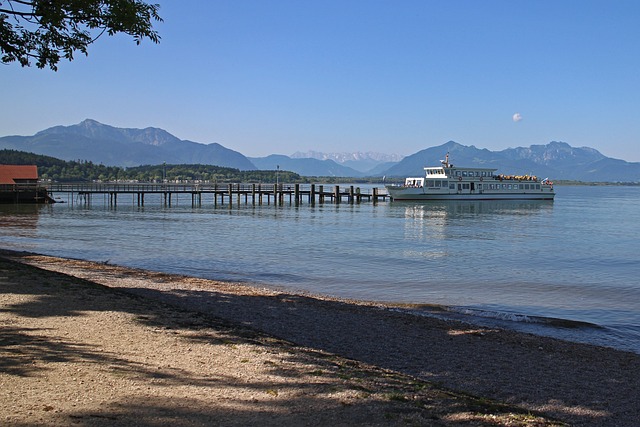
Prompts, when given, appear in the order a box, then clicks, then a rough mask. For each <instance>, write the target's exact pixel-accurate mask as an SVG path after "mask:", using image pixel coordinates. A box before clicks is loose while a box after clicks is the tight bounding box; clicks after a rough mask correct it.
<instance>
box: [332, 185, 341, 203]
mask: <svg viewBox="0 0 640 427" xmlns="http://www.w3.org/2000/svg"><path fill="white" fill-rule="evenodd" d="M333 195H334V197H335V201H336V203H340V201H341V200H340V186H339V185H336V186H335V188H334V189H333Z"/></svg>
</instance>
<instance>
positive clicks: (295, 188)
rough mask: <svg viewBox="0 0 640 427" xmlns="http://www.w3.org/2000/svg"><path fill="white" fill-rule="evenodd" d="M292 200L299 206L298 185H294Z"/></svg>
mask: <svg viewBox="0 0 640 427" xmlns="http://www.w3.org/2000/svg"><path fill="white" fill-rule="evenodd" d="M293 188H294V199H295V201H296V205H298V204H300V184H295V185H294V187H293Z"/></svg>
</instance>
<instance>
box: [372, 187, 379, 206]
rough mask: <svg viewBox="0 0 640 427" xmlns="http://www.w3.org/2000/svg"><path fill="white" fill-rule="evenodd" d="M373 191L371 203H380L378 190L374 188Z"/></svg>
mask: <svg viewBox="0 0 640 427" xmlns="http://www.w3.org/2000/svg"><path fill="white" fill-rule="evenodd" d="M371 191H372V193H371V194H372V196H371V201H372V202H373V203H376V202H377V201H378V188H376V187H373V189H372V190H371Z"/></svg>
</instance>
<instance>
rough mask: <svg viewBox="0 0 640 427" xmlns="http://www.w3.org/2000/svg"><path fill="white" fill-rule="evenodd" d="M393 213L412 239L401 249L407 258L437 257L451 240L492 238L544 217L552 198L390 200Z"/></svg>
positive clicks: (473, 243)
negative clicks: (404, 201)
mask: <svg viewBox="0 0 640 427" xmlns="http://www.w3.org/2000/svg"><path fill="white" fill-rule="evenodd" d="M394 207H396V208H398V207H400V211H399V212H398V211H396V214H400V215H403V216H404V220H405V221H404V223H403V224H404V239H405V240H406V241H411V242H414V244H413V245H412V248H411V249H409V250H405V251H404V256H405V257H406V258H407V259H437V258H444V257H446V256H447V255H449V254H450V253H451V244H450V242H451V241H453V240H463V241H467V242H469V245H470V246H469V248H471V247H472V246H473V247H476V246H477V245H478V242H479V241H481V240H484V241H493V240H495V239H496V238H497V234H499V233H504V232H505V230H512V231H513V233H514V234H518V233H519V232H520V231H521V230H523V229H526V228H528V226H529V225H531V224H533V223H536V222H538V221H539V220H538V219H536V218H539V219H540V220H542V219H544V218H546V216H547V215H548V214H549V213H550V212H551V211H552V209H553V202H550V201H544V200H526V201H522V200H495V201H472V200H466V201H455V200H451V201H426V202H421V203H415V202H406V203H402V204H401V203H394Z"/></svg>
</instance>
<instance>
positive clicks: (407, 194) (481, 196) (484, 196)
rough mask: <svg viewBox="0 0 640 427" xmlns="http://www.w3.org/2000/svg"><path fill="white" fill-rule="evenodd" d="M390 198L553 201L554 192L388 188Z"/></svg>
mask: <svg viewBox="0 0 640 427" xmlns="http://www.w3.org/2000/svg"><path fill="white" fill-rule="evenodd" d="M387 192H388V193H389V196H391V198H392V199H393V200H395V201H411V200H553V199H554V197H555V193H554V192H553V191H552V190H547V191H544V190H543V191H534V192H504V191H501V192H490V191H483V192H473V193H471V192H470V193H443V192H440V193H435V192H433V193H431V192H428V191H424V190H423V189H421V188H401V187H387Z"/></svg>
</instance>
